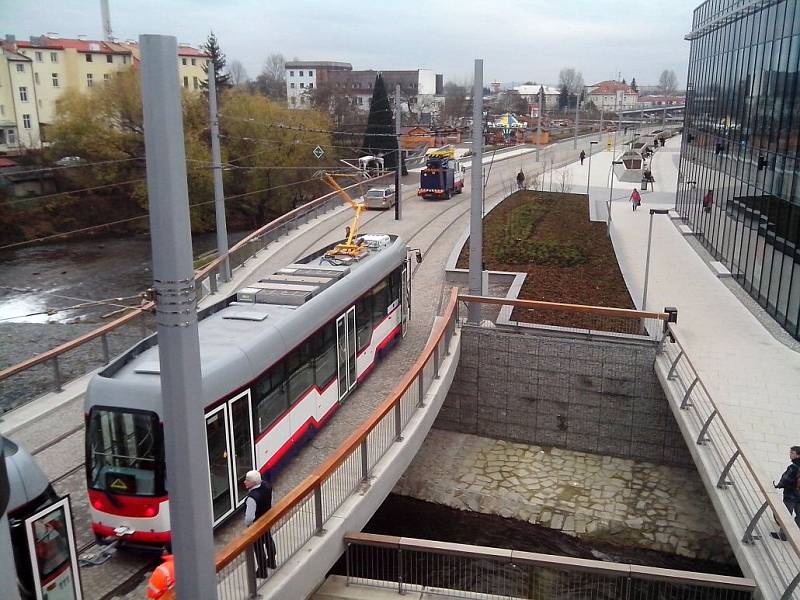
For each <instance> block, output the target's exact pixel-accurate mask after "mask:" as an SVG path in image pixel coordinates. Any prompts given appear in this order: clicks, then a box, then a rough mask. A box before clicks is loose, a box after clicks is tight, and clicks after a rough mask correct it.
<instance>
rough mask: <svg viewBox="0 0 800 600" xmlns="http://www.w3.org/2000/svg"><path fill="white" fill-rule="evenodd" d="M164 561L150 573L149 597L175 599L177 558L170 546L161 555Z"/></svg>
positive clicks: (161, 599)
mask: <svg viewBox="0 0 800 600" xmlns="http://www.w3.org/2000/svg"><path fill="white" fill-rule="evenodd" d="M161 560H163V561H164V562H162V563H161V564H160V565H158V566H157V567H156V569H155V571H153V574H152V575H150V581H148V582H147V597H148V598H159V599H160V600H173V599H174V598H175V560H174V557H173V556H172V554H171V550H170V548H169V546H167V548H165V550H164V554H163V555H162V556H161Z"/></svg>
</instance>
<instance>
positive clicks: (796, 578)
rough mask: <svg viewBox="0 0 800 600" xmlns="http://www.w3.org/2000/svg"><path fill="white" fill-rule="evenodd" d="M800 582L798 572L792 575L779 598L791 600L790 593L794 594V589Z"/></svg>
mask: <svg viewBox="0 0 800 600" xmlns="http://www.w3.org/2000/svg"><path fill="white" fill-rule="evenodd" d="M798 584H800V573H798V574H797V575H795V576H794V579H792V581H791V582H790V583H789V585H787V586H786V589H785V590H784V591H783V594H782V595H781V600H791V598H792V594H794V591H795V589H797V585H798Z"/></svg>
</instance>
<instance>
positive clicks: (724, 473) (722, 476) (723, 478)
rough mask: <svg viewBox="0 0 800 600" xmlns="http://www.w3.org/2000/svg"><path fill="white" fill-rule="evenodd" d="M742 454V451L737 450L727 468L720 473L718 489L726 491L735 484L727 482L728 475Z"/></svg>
mask: <svg viewBox="0 0 800 600" xmlns="http://www.w3.org/2000/svg"><path fill="white" fill-rule="evenodd" d="M741 453H742V451H741V450H739V449H738V448H737V449H736V452H734V453H733V456H731V458H730V460H729V461H728V464H726V465H725V468H724V469H722V473H720V476H719V479H718V480H717V487H718V488H719V489H721V490H724V489H725V488H727V487H728V486H729V485H732V484H733V482H732V481H727V478H728V473H730V471H731V467H733V463H735V462H736V459H737V458H739V455H740V454H741Z"/></svg>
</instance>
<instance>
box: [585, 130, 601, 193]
mask: <svg viewBox="0 0 800 600" xmlns="http://www.w3.org/2000/svg"><path fill="white" fill-rule="evenodd" d="M599 143H600V142H598V141H597V140H594V141H591V142H589V173H588V174H587V175H586V195H587V196H588V195H589V185H590V182H591V180H592V144H599Z"/></svg>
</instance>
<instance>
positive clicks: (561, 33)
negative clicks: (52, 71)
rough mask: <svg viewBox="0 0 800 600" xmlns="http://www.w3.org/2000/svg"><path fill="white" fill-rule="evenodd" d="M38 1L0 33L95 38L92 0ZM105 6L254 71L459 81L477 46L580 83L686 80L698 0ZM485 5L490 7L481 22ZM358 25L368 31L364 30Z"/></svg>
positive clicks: (502, 67)
mask: <svg viewBox="0 0 800 600" xmlns="http://www.w3.org/2000/svg"><path fill="white" fill-rule="evenodd" d="M598 4H600V5H599V6H598ZM45 5H46V6H47V10H41V6H40V5H37V7H36V8H35V7H33V6H30V5H25V4H17V5H12V6H9V7H6V10H5V14H6V17H7V18H6V24H7V25H6V31H4V32H3V33H6V34H13V35H16V36H17V37H18V38H24V39H27V38H28V37H29V36H31V35H42V34H45V33H48V32H51V33H56V34H58V36H60V37H77V36H78V35H86V36H87V37H88V38H93V39H102V28H101V17H100V3H99V2H85V1H81V0H64V1H63V2H58V3H56V2H45ZM48 5H49V6H48ZM110 5H111V24H112V30H113V32H114V35H115V37H116V38H118V39H120V40H125V39H136V38H137V37H138V35H140V34H142V33H164V34H169V35H175V36H176V37H177V38H178V39H179V41H181V42H187V43H191V44H193V45H200V44H201V43H203V42H204V41H205V39H206V37H207V35H208V33H209V32H210V31H211V30H213V31H214V32H215V34H216V35H217V37H218V39H219V40H220V44H221V47H222V49H223V51H224V52H225V53H226V55H227V58H228V61H229V63H230V61H233V60H239V61H240V62H241V63H242V64H243V65H244V67H245V69H246V70H247V74H248V76H249V77H250V78H254V77H255V76H256V75H258V73H259V72H260V71H261V67H262V65H263V63H264V60H265V59H266V57H267V56H268V55H269V54H272V53H281V54H283V55H284V56H285V57H286V59H287V60H292V59H294V58H298V59H301V60H339V61H346V62H350V63H352V64H353V67H354V68H356V69H363V68H377V69H387V70H388V69H415V68H430V69H433V70H435V71H436V72H440V73H444V76H445V79H446V80H448V81H457V82H466V81H468V80H469V79H470V78H471V58H472V57H473V56H477V57H482V58H484V61H485V65H486V76H485V78H486V81H487V83H488V82H489V81H492V80H493V79H497V80H499V81H501V82H503V83H512V82H514V83H522V82H524V81H528V80H536V81H537V82H545V83H556V82H557V81H558V72H559V70H560V69H561V68H563V67H567V66H572V67H575V68H576V69H578V70H579V71H581V72H582V73H583V76H584V81H585V82H586V83H593V82H596V81H601V80H606V79H613V78H615V77H616V76H617V74H621V77H623V78H626V79H627V80H628V81H630V80H631V79H632V78H634V77H635V78H636V80H637V82H639V83H640V84H645V85H647V84H651V85H652V84H656V83H657V82H658V77H659V75H660V73H661V71H663V70H664V69H671V70H673V71H675V73H676V75H677V77H678V83H679V87H683V86H684V84H685V80H686V65H687V63H688V52H689V45H688V43H687V42H685V41H684V40H683V35H684V34H685V33H687V32H688V31H689V29H690V27H691V17H692V10H693V9H694V7H695V3H694V2H689V1H687V0H680V1H679V2H677V3H672V4H670V5H668V6H661V5H658V4H657V3H653V4H651V5H647V6H642V7H639V10H638V12H636V13H635V14H631V13H630V11H629V9H628V7H627V6H626V5H625V4H623V3H622V2H618V1H616V0H608V1H605V2H603V3H591V2H587V1H584V0H576V1H575V2H572V3H569V4H549V3H545V2H540V1H538V0H536V1H534V2H524V1H523V0H514V1H513V2H511V3H510V4H509V5H507V6H506V7H505V8H504V11H503V14H502V15H501V14H500V12H499V11H487V9H486V6H485V5H484V4H482V3H480V2H477V1H472V0H470V1H467V2H461V3H458V4H457V5H456V4H455V3H454V4H452V5H451V6H450V7H447V6H446V5H445V6H444V8H442V9H441V11H440V12H441V15H439V16H437V17H436V18H431V16H430V15H429V14H428V12H421V11H420V10H419V8H422V7H423V5H422V4H421V3H420V4H419V6H417V3H412V4H411V5H409V4H405V5H403V6H402V7H386V6H381V7H372V10H371V11H370V12H356V13H354V14H349V15H348V12H347V11H348V10H349V9H350V3H347V2H344V1H342V0H335V1H332V2H325V3H322V2H309V3H307V5H306V6H307V10H305V11H304V12H303V13H302V15H298V13H297V9H296V5H293V4H290V3H289V2H286V1H284V0H279V1H278V2H275V3H274V4H273V5H271V6H262V5H259V4H258V3H256V2H253V1H252V0H234V1H233V2H230V3H228V8H227V9H226V10H225V11H224V12H221V11H220V10H219V6H218V5H216V4H213V3H211V2H207V1H206V0H175V1H174V2H171V3H169V4H168V5H163V4H161V3H157V2H155V1H154V0H145V1H143V2H140V3H137V5H136V6H130V5H126V4H120V3H116V2H114V1H113V0H112V1H111V2H110ZM439 6H442V5H439ZM148 7H149V8H148ZM151 9H152V10H151ZM487 13H488V14H490V15H491V14H496V15H497V16H498V21H497V22H496V23H492V24H491V26H489V27H487V25H486V23H487V20H486V17H487ZM43 14H45V15H48V17H47V19H42V15H43ZM154 14H158V15H159V18H158V20H155V19H153V16H152V15H154ZM342 15H347V18H346V19H345V18H343V17H342ZM442 16H443V17H444V18H441V17H442ZM243 17H244V18H243ZM420 20H421V21H422V23H420ZM265 23H268V24H269V25H266V26H265V25H264V24H265ZM656 23H657V24H658V26H657V27H655V24H656ZM438 24H443V25H444V28H443V29H439V28H437V25H438ZM420 25H422V26H420ZM362 31H367V32H368V35H366V36H362V35H361V32H362ZM398 31H399V32H401V33H402V35H401V36H400V39H399V40H398V43H399V45H400V48H401V51H400V52H398V48H397V46H396V45H386V46H384V47H381V48H376V47H375V43H374V41H375V40H384V39H398V36H397V32H398ZM309 33H311V34H313V35H308V34H309ZM473 40H478V41H477V42H474V41H473ZM365 42H366V43H365ZM464 57H467V58H464ZM609 57H611V58H609Z"/></svg>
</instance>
